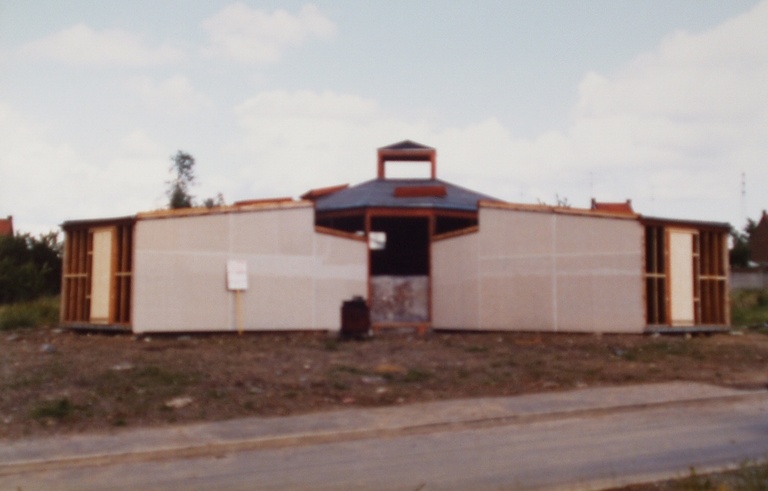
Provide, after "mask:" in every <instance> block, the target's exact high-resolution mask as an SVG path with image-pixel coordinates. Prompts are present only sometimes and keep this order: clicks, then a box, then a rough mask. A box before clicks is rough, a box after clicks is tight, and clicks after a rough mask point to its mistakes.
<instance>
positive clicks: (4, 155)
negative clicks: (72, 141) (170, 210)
mask: <svg viewBox="0 0 768 491" xmlns="http://www.w3.org/2000/svg"><path fill="white" fill-rule="evenodd" d="M0 134H3V135H4V138H2V139H0V175H2V176H3V179H0V212H2V213H3V216H5V215H6V214H11V215H14V217H15V219H14V221H15V222H16V224H17V226H18V228H19V229H20V230H22V231H26V232H32V233H42V232H46V231H48V230H51V229H54V228H56V227H57V226H58V225H59V224H60V223H62V222H63V221H65V220H73V219H85V218H98V217H107V216H119V215H128V214H132V213H135V212H136V211H139V210H145V209H148V208H152V207H157V206H162V205H163V199H164V196H163V188H164V184H163V183H164V182H165V181H166V180H167V178H168V174H167V170H168V155H167V152H166V150H165V149H164V147H162V146H161V145H159V144H158V143H156V142H154V141H153V140H152V139H151V138H149V137H148V136H147V135H146V134H145V133H144V132H143V131H142V130H134V131H132V132H130V133H128V134H126V135H125V136H124V137H123V138H122V139H118V144H117V145H116V147H115V148H114V149H112V150H111V151H110V154H109V155H95V156H87V155H85V154H84V153H83V152H81V151H78V149H76V148H74V147H73V146H71V145H69V144H66V143H52V140H53V139H52V137H51V135H50V134H49V132H48V131H47V130H46V128H44V127H43V126H41V125H40V124H37V123H35V122H34V121H30V120H28V119H26V118H24V117H22V116H21V115H19V114H18V113H17V112H15V111H13V110H12V109H11V108H10V106H8V105H5V104H3V103H1V102H0Z"/></svg>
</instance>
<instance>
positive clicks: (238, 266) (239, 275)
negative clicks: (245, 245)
mask: <svg viewBox="0 0 768 491" xmlns="http://www.w3.org/2000/svg"><path fill="white" fill-rule="evenodd" d="M247 289H248V263H246V262H245V261H235V260H230V261H227V290H247Z"/></svg>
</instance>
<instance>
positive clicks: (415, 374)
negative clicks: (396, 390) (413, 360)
mask: <svg viewBox="0 0 768 491" xmlns="http://www.w3.org/2000/svg"><path fill="white" fill-rule="evenodd" d="M430 378H432V372H430V371H429V370H424V369H422V368H409V369H408V371H407V372H405V375H404V376H403V382H424V381H426V380H429V379H430Z"/></svg>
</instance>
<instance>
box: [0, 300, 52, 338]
mask: <svg viewBox="0 0 768 491" xmlns="http://www.w3.org/2000/svg"><path fill="white" fill-rule="evenodd" d="M58 322H59V297H45V298H40V299H38V300H33V301H30V302H22V303H16V304H10V305H4V306H1V307H0V331H9V330H12V329H24V328H30V327H40V326H51V325H55V324H57V323H58Z"/></svg>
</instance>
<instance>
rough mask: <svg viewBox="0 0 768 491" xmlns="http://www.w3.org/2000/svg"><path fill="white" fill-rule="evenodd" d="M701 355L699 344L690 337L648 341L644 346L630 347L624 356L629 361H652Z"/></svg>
mask: <svg viewBox="0 0 768 491" xmlns="http://www.w3.org/2000/svg"><path fill="white" fill-rule="evenodd" d="M700 356H701V353H700V350H699V347H698V345H697V344H696V342H695V341H692V340H689V339H669V340H660V341H654V342H651V343H648V344H646V345H644V346H640V347H637V348H632V349H628V350H627V351H626V352H624V353H623V354H622V356H621V357H622V358H623V359H625V360H628V361H638V362H644V363H645V362H652V361H658V360H661V359H665V358H674V357H679V358H698V357H700Z"/></svg>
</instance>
